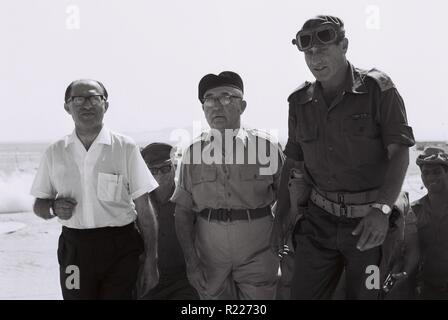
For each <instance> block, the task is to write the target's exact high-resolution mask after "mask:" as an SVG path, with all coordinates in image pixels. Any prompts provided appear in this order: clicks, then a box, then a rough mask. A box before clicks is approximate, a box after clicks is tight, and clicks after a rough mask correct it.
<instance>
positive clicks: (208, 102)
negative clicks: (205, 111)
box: [204, 95, 243, 107]
mask: <svg viewBox="0 0 448 320" xmlns="http://www.w3.org/2000/svg"><path fill="white" fill-rule="evenodd" d="M232 98H234V99H243V97H239V96H230V95H225V96H219V97H206V98H204V107H213V106H214V105H215V103H216V100H218V101H219V103H220V104H221V105H222V106H227V105H229V104H230V103H231V102H232Z"/></svg>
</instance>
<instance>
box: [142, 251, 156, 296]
mask: <svg viewBox="0 0 448 320" xmlns="http://www.w3.org/2000/svg"><path fill="white" fill-rule="evenodd" d="M158 283H159V270H158V269H157V260H156V259H154V258H148V257H146V258H145V260H144V262H143V267H142V268H141V269H140V274H139V276H138V280H137V296H138V298H142V297H144V296H145V295H146V294H148V292H149V291H150V290H151V289H152V288H154V287H155V286H156V285H157V284H158Z"/></svg>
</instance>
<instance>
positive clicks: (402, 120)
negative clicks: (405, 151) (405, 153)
mask: <svg viewBox="0 0 448 320" xmlns="http://www.w3.org/2000/svg"><path fill="white" fill-rule="evenodd" d="M380 108H381V109H380V123H381V129H382V133H381V134H382V139H383V143H384V145H385V146H386V147H387V146H388V145H391V144H401V145H405V146H408V147H412V146H413V145H414V144H415V140H414V134H413V132H412V128H411V127H410V126H409V125H408V121H407V117H406V109H405V106H404V102H403V99H402V98H401V96H400V94H399V93H398V91H397V89H396V88H391V89H388V90H386V91H384V92H382V97H381V104H380Z"/></svg>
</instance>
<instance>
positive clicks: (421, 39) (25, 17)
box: [0, 0, 448, 142]
mask: <svg viewBox="0 0 448 320" xmlns="http://www.w3.org/2000/svg"><path fill="white" fill-rule="evenodd" d="M446 9H448V4H446V2H445V1H440V0H426V1H421V0H420V1H409V0H407V1H404V0H395V1H386V0H381V1H379V0H377V1H375V0H369V1H365V0H346V1H344V0H342V1H330V0H328V1H327V0H315V1H299V0H269V1H268V0H226V1H217V0H188V1H185V0H183V1H182V0H164V1H155V0H151V1H148V0H128V1H124V0H70V1H68V0H39V1H37V0H17V1H2V2H1V4H0V39H1V42H2V45H1V47H2V50H0V111H1V112H0V142H7V141H12V142H19V141H22V142H25V141H54V140H57V139H59V138H60V137H62V136H63V135H65V134H68V133H70V132H71V131H72V130H73V122H72V119H71V117H70V116H69V115H68V114H67V113H66V112H65V111H64V109H63V96H64V91H65V88H66V86H67V85H68V84H69V83H70V82H71V81H72V80H75V79H78V78H93V79H97V80H100V81H102V82H103V83H104V84H105V86H106V87H107V89H108V92H109V101H110V107H109V110H108V112H107V114H106V116H105V123H106V125H107V126H108V127H110V128H111V129H113V130H114V131H118V132H124V133H137V132H141V131H154V130H162V129H176V128H190V127H192V126H193V125H194V123H195V121H196V122H197V121H201V122H202V123H203V124H205V121H204V116H203V112H202V109H201V105H200V103H199V100H198V98H197V85H198V82H199V80H200V79H201V77H202V76H204V75H205V74H207V73H219V72H221V71H223V70H232V71H236V72H238V73H239V74H240V75H241V76H242V78H243V80H244V85H245V100H246V101H247V103H248V106H247V109H246V111H245V113H244V114H243V118H242V121H243V124H244V125H246V126H249V127H255V128H261V129H264V130H268V131H272V130H274V131H277V132H278V135H279V137H280V138H282V137H286V135H287V118H288V116H287V113H288V104H287V102H286V99H287V97H288V95H289V94H290V93H291V92H292V91H293V90H294V89H295V88H296V87H298V86H299V85H300V84H301V83H302V82H304V81H305V80H313V77H312V75H311V73H310V72H309V71H308V69H307V67H306V64H305V61H304V57H303V54H302V53H301V52H299V51H298V50H297V48H296V47H295V46H293V45H292V44H291V39H292V38H293V37H294V36H295V34H296V33H297V31H298V30H299V29H300V27H301V26H302V24H303V23H304V22H305V20H306V19H308V18H310V17H312V16H314V15H317V14H332V15H336V16H339V17H340V18H342V19H343V20H344V22H345V29H346V35H347V38H348V39H349V49H348V53H347V57H348V59H349V61H350V62H352V63H353V64H354V65H355V66H357V67H360V68H365V69H369V68H372V67H376V68H378V69H380V70H382V71H385V72H386V73H387V74H388V75H389V76H391V78H392V79H393V81H394V83H395V85H396V87H397V88H398V90H399V92H400V94H401V95H402V97H403V99H404V101H405V103H406V108H407V115H408V120H409V123H410V125H411V126H412V127H413V129H414V135H415V137H416V139H417V140H448V131H447V123H448V120H447V119H448V108H446V106H447V104H448V96H447V95H446V90H447V89H446V82H445V78H446V74H447V71H448V63H447V61H446V59H447V56H446V52H447V51H448V50H447V49H448V44H447V41H446V32H445V31H446V22H445V19H446Z"/></svg>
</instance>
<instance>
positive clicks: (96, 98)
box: [67, 94, 106, 106]
mask: <svg viewBox="0 0 448 320" xmlns="http://www.w3.org/2000/svg"><path fill="white" fill-rule="evenodd" d="M87 99H89V102H90V104H91V105H92V106H97V105H99V104H101V102H103V101H104V100H106V99H105V97H104V96H103V95H100V94H98V95H92V96H73V97H70V98H69V99H68V100H67V102H70V101H73V104H74V105H75V106H82V105H84V103H86V100H87Z"/></svg>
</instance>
